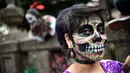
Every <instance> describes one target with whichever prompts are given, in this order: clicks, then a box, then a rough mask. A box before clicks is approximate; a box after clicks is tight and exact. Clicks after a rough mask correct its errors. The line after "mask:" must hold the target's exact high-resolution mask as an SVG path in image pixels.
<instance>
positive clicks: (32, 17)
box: [25, 13, 37, 24]
mask: <svg viewBox="0 0 130 73" xmlns="http://www.w3.org/2000/svg"><path fill="white" fill-rule="evenodd" d="M25 18H26V20H27V21H28V23H29V24H34V23H36V22H37V18H36V16H35V15H33V14H31V13H27V14H26V15H25Z"/></svg>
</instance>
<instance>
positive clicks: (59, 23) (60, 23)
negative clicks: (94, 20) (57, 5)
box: [56, 3, 84, 45]
mask: <svg viewBox="0 0 130 73" xmlns="http://www.w3.org/2000/svg"><path fill="white" fill-rule="evenodd" d="M82 5H84V4H83V3H81V4H74V5H73V6H71V7H68V8H65V9H63V10H62V11H61V12H60V13H59V15H58V16H57V20H56V35H57V39H58V41H59V43H60V45H62V44H63V41H65V39H64V34H65V30H64V29H65V27H67V26H66V25H65V22H64V20H63V18H64V16H65V15H66V14H67V13H69V11H70V9H71V8H73V7H80V6H82Z"/></svg>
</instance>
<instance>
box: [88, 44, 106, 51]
mask: <svg viewBox="0 0 130 73" xmlns="http://www.w3.org/2000/svg"><path fill="white" fill-rule="evenodd" d="M103 48H104V46H103V45H97V46H86V51H88V52H89V51H92V52H102V51H103Z"/></svg>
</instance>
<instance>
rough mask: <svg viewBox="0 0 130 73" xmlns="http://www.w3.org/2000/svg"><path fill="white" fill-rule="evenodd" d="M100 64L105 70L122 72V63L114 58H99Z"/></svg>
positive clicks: (116, 72) (115, 72)
mask: <svg viewBox="0 0 130 73" xmlns="http://www.w3.org/2000/svg"><path fill="white" fill-rule="evenodd" d="M100 64H101V66H102V68H103V69H104V70H105V72H114V73H123V70H122V65H123V63H121V62H119V61H115V60H109V59H107V60H105V59H103V60H101V61H100Z"/></svg>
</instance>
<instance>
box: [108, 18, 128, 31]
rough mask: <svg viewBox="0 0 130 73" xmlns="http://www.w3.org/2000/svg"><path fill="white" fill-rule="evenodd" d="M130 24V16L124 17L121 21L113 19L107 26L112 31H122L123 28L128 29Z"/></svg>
mask: <svg viewBox="0 0 130 73" xmlns="http://www.w3.org/2000/svg"><path fill="white" fill-rule="evenodd" d="M129 24H130V16H127V17H122V18H119V19H113V20H111V21H109V22H108V23H107V26H108V28H109V29H110V30H112V31H117V30H120V29H121V28H124V27H127V26H129Z"/></svg>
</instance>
